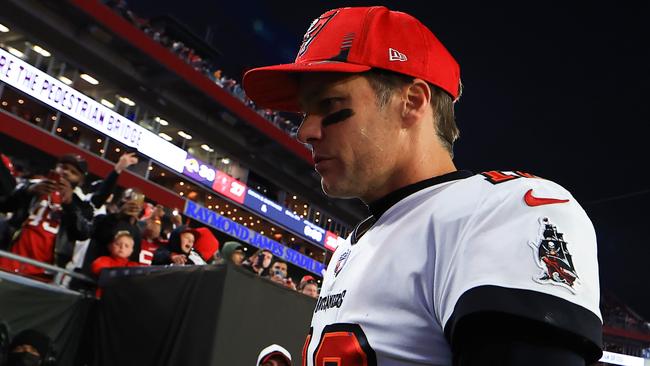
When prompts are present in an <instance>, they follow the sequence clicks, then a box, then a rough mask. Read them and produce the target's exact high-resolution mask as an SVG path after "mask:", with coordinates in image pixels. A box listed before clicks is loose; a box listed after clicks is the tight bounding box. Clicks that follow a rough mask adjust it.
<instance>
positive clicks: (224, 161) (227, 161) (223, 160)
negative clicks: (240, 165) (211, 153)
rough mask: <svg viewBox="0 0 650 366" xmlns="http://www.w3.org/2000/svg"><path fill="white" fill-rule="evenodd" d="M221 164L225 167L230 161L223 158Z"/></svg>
mask: <svg viewBox="0 0 650 366" xmlns="http://www.w3.org/2000/svg"><path fill="white" fill-rule="evenodd" d="M221 162H222V163H224V164H226V165H228V164H230V159H228V158H223V159H221Z"/></svg>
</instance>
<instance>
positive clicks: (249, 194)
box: [183, 154, 341, 251]
mask: <svg viewBox="0 0 650 366" xmlns="http://www.w3.org/2000/svg"><path fill="white" fill-rule="evenodd" d="M183 174H184V175H185V176H187V177H190V178H192V179H194V180H195V181H196V182H198V183H201V184H203V185H205V186H207V187H209V188H212V189H213V190H214V191H215V192H218V193H220V194H221V195H223V196H225V197H228V198H230V199H231V200H233V201H235V202H237V203H240V204H243V205H244V206H245V207H247V208H249V209H251V210H253V211H254V212H256V213H258V214H259V215H260V216H262V217H264V218H266V219H268V220H269V221H271V222H275V223H276V224H278V225H281V226H282V227H284V228H285V229H287V230H289V231H291V232H293V233H294V234H296V235H298V236H301V237H303V238H304V239H306V240H309V241H311V242H313V243H315V244H318V245H320V246H322V247H324V248H327V249H329V250H332V251H334V249H336V246H337V244H336V243H337V240H338V241H340V240H341V238H339V237H338V236H336V234H334V233H331V232H327V231H326V230H325V229H323V228H321V227H319V226H317V225H315V224H313V223H311V222H310V221H308V220H304V219H302V218H300V216H298V215H296V214H294V213H293V212H292V211H290V210H289V209H287V208H286V207H283V206H281V205H279V204H278V203H276V202H274V201H273V200H271V199H269V198H267V197H265V196H263V195H262V194H260V193H259V192H257V191H255V190H253V189H250V188H247V186H246V184H244V183H242V182H240V181H238V180H237V179H235V178H233V177H231V176H229V175H228V174H226V173H224V172H222V171H219V170H217V169H215V168H212V167H211V166H209V165H208V164H206V163H204V162H202V161H201V160H199V159H197V158H195V157H194V156H192V155H189V154H188V156H187V159H185V167H184V169H183Z"/></svg>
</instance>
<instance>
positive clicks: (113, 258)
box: [92, 230, 140, 277]
mask: <svg viewBox="0 0 650 366" xmlns="http://www.w3.org/2000/svg"><path fill="white" fill-rule="evenodd" d="M133 244H134V242H133V236H131V233H130V232H128V231H127V230H120V231H118V232H117V233H116V234H115V236H114V237H113V241H111V243H110V244H108V252H109V253H110V255H107V256H101V257H99V258H97V259H95V261H94V262H93V264H92V273H93V274H94V275H95V276H97V277H99V273H100V272H101V271H102V269H104V268H111V267H135V266H139V265H140V264H139V263H137V262H132V261H130V260H129V256H130V255H131V254H132V253H133Z"/></svg>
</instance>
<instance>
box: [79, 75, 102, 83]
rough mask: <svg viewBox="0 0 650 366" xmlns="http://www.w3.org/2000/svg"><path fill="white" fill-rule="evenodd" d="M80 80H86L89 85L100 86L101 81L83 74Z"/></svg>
mask: <svg viewBox="0 0 650 366" xmlns="http://www.w3.org/2000/svg"><path fill="white" fill-rule="evenodd" d="M79 77H80V78H82V79H84V80H85V81H86V82H87V83H88V84H92V85H97V84H99V80H97V79H95V78H94V77H92V76H90V75H88V74H81V75H79Z"/></svg>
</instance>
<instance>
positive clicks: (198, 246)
mask: <svg viewBox="0 0 650 366" xmlns="http://www.w3.org/2000/svg"><path fill="white" fill-rule="evenodd" d="M194 230H195V231H196V232H197V233H198V234H199V236H198V238H196V240H195V241H194V250H195V251H196V252H197V253H199V254H200V255H201V258H202V259H203V260H204V261H205V262H206V263H212V262H213V261H214V255H215V253H216V252H217V251H218V250H219V240H218V239H217V238H216V237H215V236H214V234H213V233H212V231H210V229H208V228H207V227H199V228H196V229H194Z"/></svg>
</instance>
